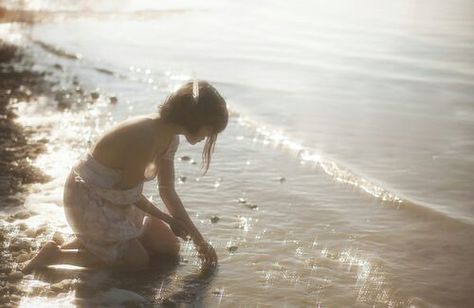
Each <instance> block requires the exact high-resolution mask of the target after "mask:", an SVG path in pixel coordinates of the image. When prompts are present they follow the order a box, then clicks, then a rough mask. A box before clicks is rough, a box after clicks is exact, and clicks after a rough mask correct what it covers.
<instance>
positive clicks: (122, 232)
mask: <svg viewBox="0 0 474 308" xmlns="http://www.w3.org/2000/svg"><path fill="white" fill-rule="evenodd" d="M178 144H179V138H178V136H176V137H175V139H174V140H173V141H172V142H171V143H170V145H169V146H168V149H167V150H166V152H164V153H163V154H162V155H159V156H158V157H157V158H156V159H155V163H157V161H159V160H160V159H168V160H173V159H174V155H175V152H176V149H177V147H178ZM121 175H122V172H121V171H120V170H116V169H111V168H108V167H105V166H103V165H101V164H100V163H99V162H97V161H96V160H95V159H94V157H93V156H92V155H91V154H87V156H86V157H85V158H83V159H81V160H80V161H79V163H77V164H76V165H75V166H74V167H73V168H72V170H71V172H70V174H69V176H68V178H67V180H66V184H65V187H64V211H65V214H66V218H67V221H68V223H69V225H70V226H71V228H72V230H73V232H74V234H75V235H76V236H77V238H78V239H79V240H80V241H81V243H82V244H83V245H84V247H85V248H86V249H87V250H88V251H89V252H91V253H92V254H94V255H96V256H97V257H99V258H100V259H101V260H103V261H105V262H116V261H120V260H121V259H122V257H123V255H124V252H125V251H126V250H127V249H128V245H129V242H130V240H132V239H135V238H137V237H139V236H140V235H141V233H142V232H143V228H144V218H145V216H146V214H145V213H144V212H143V211H141V210H140V209H139V208H137V207H136V206H134V205H133V203H135V202H136V201H138V200H139V199H140V198H141V196H142V191H143V183H140V184H139V185H138V186H136V187H133V188H131V189H126V190H118V189H114V186H115V184H116V183H118V182H119V181H120V180H121ZM153 176H154V175H153Z"/></svg>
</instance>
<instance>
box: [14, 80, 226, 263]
mask: <svg viewBox="0 0 474 308" xmlns="http://www.w3.org/2000/svg"><path fill="white" fill-rule="evenodd" d="M227 120H228V112H227V108H226V102H225V100H224V99H223V98H222V97H221V95H220V94H219V93H218V92H217V91H216V89H215V88H214V87H212V86H211V85H210V84H209V83H207V82H205V81H199V82H198V81H194V82H189V83H187V84H185V85H184V86H182V87H181V88H179V89H178V90H177V91H175V92H174V93H172V94H171V95H170V96H169V97H168V98H167V100H166V101H165V102H164V103H163V105H162V106H161V107H160V110H159V112H158V113H156V114H149V115H146V116H142V117H138V118H134V119H130V120H126V121H124V122H122V123H120V124H118V125H117V126H116V127H114V128H112V129H111V130H109V131H108V132H106V133H105V134H104V135H103V136H102V137H100V138H99V140H97V142H96V143H95V144H94V145H93V146H92V148H91V149H90V151H89V153H88V155H87V157H85V158H84V159H82V160H81V161H80V162H79V163H78V164H76V165H75V166H74V167H73V168H72V170H71V173H70V175H69V177H68V179H67V180H66V184H65V187H64V210H65V213H66V218H67V220H68V222H69V224H70V226H71V228H72V230H73V231H74V234H75V238H74V240H72V241H70V242H68V243H66V244H65V245H63V246H61V247H59V246H58V245H57V244H56V243H54V242H48V243H47V244H46V245H45V246H44V247H43V248H42V249H41V250H40V251H39V253H38V254H37V255H36V256H35V257H34V258H33V259H32V260H31V261H29V262H28V263H27V264H26V266H25V267H24V269H23V271H24V272H31V271H32V270H34V269H35V268H38V267H43V266H48V265H52V264H71V265H78V266H85V267H96V266H119V267H123V268H126V269H133V270H140V269H144V268H146V267H147V266H148V263H149V260H150V256H152V255H156V254H160V255H169V256H173V257H175V258H176V257H177V256H178V252H179V241H178V239H177V237H176V236H179V237H182V238H183V239H185V238H186V237H188V236H189V237H190V238H191V239H192V240H193V242H194V244H195V246H196V249H197V251H198V252H199V254H200V256H201V258H202V259H203V261H204V264H205V266H206V265H207V266H212V265H214V266H215V265H216V264H217V256H216V253H215V251H214V249H213V248H212V246H211V245H210V244H208V242H207V241H206V240H205V239H204V238H203V236H202V235H201V233H200V232H199V231H198V229H197V228H196V226H195V225H194V224H193V222H192V221H191V219H190V218H189V215H188V213H187V212H186V209H185V208H184V206H183V204H182V202H181V200H180V198H179V197H178V195H177V194H176V191H175V188H174V181H175V175H174V164H173V159H174V154H175V152H176V149H177V147H178V143H179V137H178V136H179V135H184V137H185V138H186V140H187V141H188V142H189V143H190V144H193V145H194V144H196V143H198V142H200V141H202V140H204V139H206V143H205V145H204V150H203V153H202V159H203V168H204V172H206V171H207V170H208V168H209V163H210V161H211V154H212V152H213V150H214V145H215V142H216V138H217V134H219V133H220V132H222V131H223V130H224V129H225V127H226V126H227ZM155 177H157V178H158V184H159V192H160V196H161V199H162V200H163V202H164V204H165V205H166V208H167V209H168V212H169V214H170V215H168V214H165V213H163V212H161V211H160V210H159V209H158V208H157V207H155V206H154V205H153V204H152V203H150V202H149V201H148V199H147V198H146V197H145V196H143V195H142V190H143V183H144V181H148V180H151V179H153V178H155ZM166 224H167V225H168V226H167V225H166Z"/></svg>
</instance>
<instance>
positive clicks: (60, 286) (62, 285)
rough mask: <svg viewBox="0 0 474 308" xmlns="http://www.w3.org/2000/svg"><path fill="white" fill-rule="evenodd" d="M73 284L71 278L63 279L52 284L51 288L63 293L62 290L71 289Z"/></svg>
mask: <svg viewBox="0 0 474 308" xmlns="http://www.w3.org/2000/svg"><path fill="white" fill-rule="evenodd" d="M71 285H72V280H71V279H64V280H63V281H60V282H58V283H54V284H52V285H51V286H50V287H49V288H50V289H51V291H53V292H56V293H62V292H67V291H69V288H70V287H71Z"/></svg>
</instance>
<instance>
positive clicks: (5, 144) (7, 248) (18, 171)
mask: <svg viewBox="0 0 474 308" xmlns="http://www.w3.org/2000/svg"><path fill="white" fill-rule="evenodd" d="M31 66H32V63H31V62H29V61H28V59H27V58H26V57H25V56H24V54H23V51H22V49H21V47H18V46H15V45H12V44H9V43H6V42H4V41H0V67H1V72H0V204H1V208H2V211H3V212H4V213H5V212H11V213H13V214H11V215H10V216H8V217H3V219H2V220H6V221H5V222H4V223H2V224H0V260H1V264H0V296H1V297H0V305H2V307H7V306H9V305H10V306H15V304H16V303H17V302H18V301H19V300H20V296H21V295H22V294H23V291H22V290H21V289H20V288H19V287H18V286H17V283H19V282H20V281H21V279H22V277H23V275H22V273H21V272H19V271H18V269H17V268H16V267H17V264H18V262H21V261H25V260H27V259H28V258H29V257H30V255H31V250H32V245H31V244H32V243H30V242H29V241H27V240H23V239H20V238H15V237H13V238H12V237H10V234H12V233H11V231H13V230H8V229H12V228H15V229H16V228H18V231H20V230H21V231H26V229H27V227H26V225H24V224H22V223H21V220H22V219H25V218H27V217H30V216H31V215H32V214H33V213H31V212H29V211H27V210H24V209H23V207H22V205H23V202H24V197H25V196H24V193H25V191H26V190H27V189H28V186H29V184H32V183H38V182H39V183H44V182H47V181H48V180H49V177H48V176H47V175H45V174H44V173H43V172H42V171H40V170H39V169H38V168H36V167H34V166H32V165H31V161H32V160H34V159H35V158H36V157H37V156H38V155H39V154H40V153H42V152H43V151H44V150H45V143H46V142H47V140H33V139H32V138H31V137H32V136H33V135H34V134H35V131H37V130H47V127H34V128H33V127H22V126H21V125H19V124H18V123H16V122H15V119H16V118H17V115H16V113H15V110H14V108H12V105H11V104H12V103H16V102H18V101H25V102H28V103H31V104H34V103H35V100H37V98H38V97H40V96H47V95H50V92H49V89H50V88H51V84H50V82H48V81H46V80H45V79H44V76H45V74H42V73H37V72H33V71H32V70H31ZM14 222H15V225H13V224H12V223H14ZM8 225H9V227H8ZM13 226H15V227H13Z"/></svg>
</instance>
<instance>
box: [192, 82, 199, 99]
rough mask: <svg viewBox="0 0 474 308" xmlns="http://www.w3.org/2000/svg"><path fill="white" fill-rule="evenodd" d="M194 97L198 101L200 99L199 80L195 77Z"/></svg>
mask: <svg viewBox="0 0 474 308" xmlns="http://www.w3.org/2000/svg"><path fill="white" fill-rule="evenodd" d="M193 98H194V101H195V102H196V103H197V102H198V101H199V81H198V80H197V79H196V78H193Z"/></svg>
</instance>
